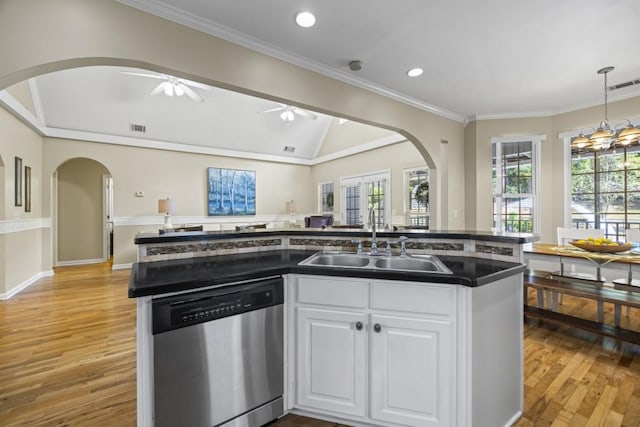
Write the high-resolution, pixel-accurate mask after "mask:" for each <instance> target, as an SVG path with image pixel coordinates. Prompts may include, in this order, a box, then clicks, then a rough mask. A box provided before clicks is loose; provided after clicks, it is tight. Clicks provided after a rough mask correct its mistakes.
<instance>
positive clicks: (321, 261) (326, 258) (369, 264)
mask: <svg viewBox="0 0 640 427" xmlns="http://www.w3.org/2000/svg"><path fill="white" fill-rule="evenodd" d="M298 265H308V266H316V267H341V268H358V269H373V270H393V271H414V272H425V273H444V274H452V272H451V270H449V269H448V268H447V266H446V265H444V264H443V263H442V261H440V260H439V259H438V258H437V257H435V256H433V255H420V256H416V257H413V256H390V255H387V256H370V255H364V254H354V253H343V252H337V253H327V252H318V253H315V254H313V255H311V256H310V257H309V258H307V259H305V260H303V261H301V262H299V263H298Z"/></svg>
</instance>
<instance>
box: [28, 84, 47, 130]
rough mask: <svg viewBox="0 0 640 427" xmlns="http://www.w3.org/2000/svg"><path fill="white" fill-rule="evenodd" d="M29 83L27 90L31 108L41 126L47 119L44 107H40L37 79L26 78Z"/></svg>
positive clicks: (40, 100) (40, 99)
mask: <svg viewBox="0 0 640 427" xmlns="http://www.w3.org/2000/svg"><path fill="white" fill-rule="evenodd" d="M27 84H28V85H29V92H31V102H32V103H33V110H34V112H35V114H36V120H37V121H38V123H39V124H40V125H41V126H45V125H46V123H47V121H46V118H45V115H44V108H43V107H42V98H41V97H40V90H39V89H38V81H37V80H36V79H34V78H33V79H29V80H27Z"/></svg>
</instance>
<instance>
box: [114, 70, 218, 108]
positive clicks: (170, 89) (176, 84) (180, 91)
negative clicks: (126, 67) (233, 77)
mask: <svg viewBox="0 0 640 427" xmlns="http://www.w3.org/2000/svg"><path fill="white" fill-rule="evenodd" d="M122 73H123V74H129V75H131V76H138V77H149V78H152V79H161V80H162V82H160V84H158V86H156V87H155V89H153V90H152V91H151V95H159V94H161V93H162V94H164V95H166V96H174V95H175V96H182V95H187V96H188V97H189V98H191V99H192V100H193V101H195V102H203V101H204V99H203V98H202V97H201V96H200V95H198V94H197V93H196V92H195V91H194V90H193V89H191V87H190V86H193V87H195V88H198V89H204V90H211V88H210V87H209V86H207V85H203V84H201V83H197V82H192V81H190V80H186V79H181V78H179V77H174V76H170V75H167V74H145V73H134V72H130V71H122Z"/></svg>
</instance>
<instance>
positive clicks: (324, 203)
mask: <svg viewBox="0 0 640 427" xmlns="http://www.w3.org/2000/svg"><path fill="white" fill-rule="evenodd" d="M318 211H320V212H321V213H333V182H323V183H321V184H320V185H318Z"/></svg>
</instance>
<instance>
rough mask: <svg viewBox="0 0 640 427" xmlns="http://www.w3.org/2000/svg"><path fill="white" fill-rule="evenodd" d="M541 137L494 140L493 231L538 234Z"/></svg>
mask: <svg viewBox="0 0 640 427" xmlns="http://www.w3.org/2000/svg"><path fill="white" fill-rule="evenodd" d="M542 138H543V137H542V136H534V137H519V138H515V139H514V138H493V139H492V142H493V147H492V159H493V160H492V172H493V227H494V229H496V230H501V231H508V232H514V233H536V232H538V231H537V230H538V227H539V225H538V221H537V219H536V218H537V211H538V209H537V203H538V198H537V181H538V179H537V173H538V172H537V171H538V170H539V168H538V166H537V158H538V150H539V144H540V141H541V140H542Z"/></svg>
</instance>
